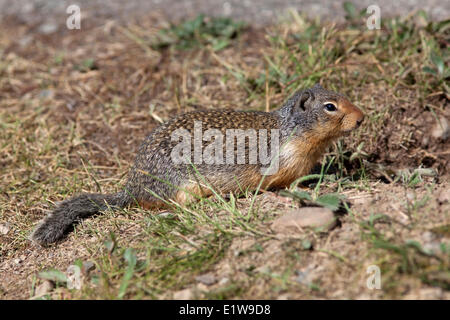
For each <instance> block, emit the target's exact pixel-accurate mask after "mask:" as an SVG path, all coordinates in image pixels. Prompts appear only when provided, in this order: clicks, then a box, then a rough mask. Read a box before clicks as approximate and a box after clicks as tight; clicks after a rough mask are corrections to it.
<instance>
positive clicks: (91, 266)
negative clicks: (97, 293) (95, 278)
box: [83, 261, 95, 273]
mask: <svg viewBox="0 0 450 320" xmlns="http://www.w3.org/2000/svg"><path fill="white" fill-rule="evenodd" d="M94 269H95V264H94V263H93V262H92V261H85V262H83V270H84V272H85V273H89V272H90V271H92V270H94Z"/></svg>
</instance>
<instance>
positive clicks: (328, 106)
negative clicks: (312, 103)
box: [325, 103, 337, 112]
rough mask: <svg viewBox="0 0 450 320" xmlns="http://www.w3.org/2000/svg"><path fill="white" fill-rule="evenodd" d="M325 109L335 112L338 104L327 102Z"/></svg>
mask: <svg viewBox="0 0 450 320" xmlns="http://www.w3.org/2000/svg"><path fill="white" fill-rule="evenodd" d="M325 110H327V111H330V112H333V111H336V110H337V109H336V106H335V105H334V104H332V103H327V104H325Z"/></svg>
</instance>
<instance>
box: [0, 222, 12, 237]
mask: <svg viewBox="0 0 450 320" xmlns="http://www.w3.org/2000/svg"><path fill="white" fill-rule="evenodd" d="M9 230H11V225H10V224H9V223H5V224H0V233H1V234H3V235H7V234H8V232H9Z"/></svg>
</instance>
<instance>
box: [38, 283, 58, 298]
mask: <svg viewBox="0 0 450 320" xmlns="http://www.w3.org/2000/svg"><path fill="white" fill-rule="evenodd" d="M54 287H55V285H54V284H53V282H51V281H49V280H45V281H44V282H43V283H41V284H40V285H39V286H38V287H37V288H36V291H35V297H42V296H44V295H46V294H47V293H49V292H51V291H52V290H53V288H54Z"/></svg>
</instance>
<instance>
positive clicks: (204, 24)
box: [153, 14, 245, 51]
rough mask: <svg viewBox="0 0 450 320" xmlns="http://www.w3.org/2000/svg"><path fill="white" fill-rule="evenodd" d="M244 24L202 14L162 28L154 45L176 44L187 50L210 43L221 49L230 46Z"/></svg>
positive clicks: (215, 48)
mask: <svg viewBox="0 0 450 320" xmlns="http://www.w3.org/2000/svg"><path fill="white" fill-rule="evenodd" d="M244 26H245V25H244V23H243V22H236V21H233V20H232V19H231V18H223V17H218V18H215V17H208V18H207V17H205V15H203V14H200V15H198V16H197V17H196V18H195V19H193V20H188V21H185V22H182V23H180V24H178V25H172V26H171V27H170V28H167V29H162V30H160V32H159V33H158V35H157V36H156V38H157V40H156V41H155V42H154V43H153V47H154V48H163V47H168V46H174V47H175V48H176V49H183V50H185V49H192V48H196V47H199V46H206V45H210V46H211V48H212V49H213V50H214V51H219V50H221V49H224V48H226V47H227V46H229V45H230V43H231V40H232V39H233V38H235V37H237V36H238V35H239V33H240V32H242V30H243V28H244Z"/></svg>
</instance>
